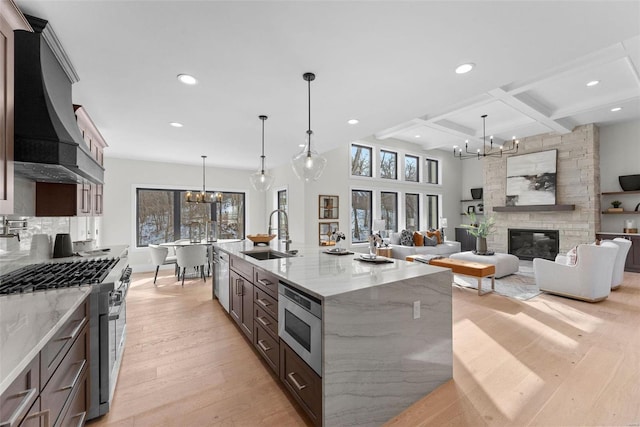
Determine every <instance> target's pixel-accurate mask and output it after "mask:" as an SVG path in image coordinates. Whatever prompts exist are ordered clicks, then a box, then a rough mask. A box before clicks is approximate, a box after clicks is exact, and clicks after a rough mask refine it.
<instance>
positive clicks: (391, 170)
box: [380, 150, 398, 179]
mask: <svg viewBox="0 0 640 427" xmlns="http://www.w3.org/2000/svg"><path fill="white" fill-rule="evenodd" d="M397 159H398V154H396V153H394V152H393V151H386V150H380V178H386V179H398V170H397V169H398V167H397Z"/></svg>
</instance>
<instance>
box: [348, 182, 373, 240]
mask: <svg viewBox="0 0 640 427" xmlns="http://www.w3.org/2000/svg"><path fill="white" fill-rule="evenodd" d="M371 194H372V193H371V191H367V190H352V191H351V242H352V243H361V242H366V241H367V239H368V238H369V234H370V233H371V206H372V197H371Z"/></svg>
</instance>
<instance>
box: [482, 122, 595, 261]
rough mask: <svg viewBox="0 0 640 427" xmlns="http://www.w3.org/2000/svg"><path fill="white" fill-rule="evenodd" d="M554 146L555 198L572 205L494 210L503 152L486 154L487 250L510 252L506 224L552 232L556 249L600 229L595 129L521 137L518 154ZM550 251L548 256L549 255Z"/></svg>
mask: <svg viewBox="0 0 640 427" xmlns="http://www.w3.org/2000/svg"><path fill="white" fill-rule="evenodd" d="M552 149H556V150H558V157H557V164H556V165H557V183H556V184H557V185H556V203H557V204H558V205H574V206H575V208H572V209H571V210H555V211H538V210H534V209H531V210H526V208H525V210H521V211H509V212H494V210H493V208H494V207H501V206H505V205H506V203H505V202H506V178H507V176H506V175H507V156H506V155H505V156H503V157H491V158H489V157H487V158H485V159H484V160H482V161H483V162H484V164H483V175H484V176H483V186H484V208H485V214H491V215H493V216H494V217H495V220H496V232H495V233H494V234H492V235H490V236H489V237H488V238H487V244H488V246H489V249H491V250H495V251H496V252H504V253H506V252H508V251H509V229H528V230H536V232H545V233H546V232H547V231H551V230H553V231H556V232H557V234H558V235H557V238H556V239H555V240H556V242H558V248H557V250H558V251H560V252H561V253H563V252H567V251H568V250H569V249H571V248H572V247H573V246H575V245H577V244H579V243H590V242H593V240H594V239H595V233H596V232H597V231H599V230H600V146H599V134H598V128H597V127H596V126H595V125H593V124H590V125H583V126H578V127H576V128H575V129H574V130H573V131H572V132H571V133H568V134H564V135H558V134H552V133H550V134H542V135H536V136H532V137H528V138H524V139H522V140H521V142H520V149H519V151H518V154H516V155H520V154H527V153H534V152H538V151H544V150H552ZM549 256H550V255H549Z"/></svg>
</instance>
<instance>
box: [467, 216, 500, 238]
mask: <svg viewBox="0 0 640 427" xmlns="http://www.w3.org/2000/svg"><path fill="white" fill-rule="evenodd" d="M466 215H467V216H468V217H469V221H471V224H462V225H460V227H462V228H466V229H467V232H468V233H469V234H471V235H472V236H473V237H485V238H486V237H487V236H488V235H490V234H491V233H493V232H495V231H496V229H495V226H496V219H495V218H494V217H493V215H491V216H485V217H484V220H483V221H481V222H480V221H478V218H477V217H476V214H475V213H473V212H472V213H467V214H466Z"/></svg>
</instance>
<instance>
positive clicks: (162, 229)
mask: <svg viewBox="0 0 640 427" xmlns="http://www.w3.org/2000/svg"><path fill="white" fill-rule="evenodd" d="M137 193H138V197H137V199H138V215H137V234H138V236H137V245H138V246H147V245H148V244H150V243H152V244H155V243H162V242H168V241H170V240H174V239H173V235H174V230H173V225H174V208H173V197H174V192H173V191H166V190H142V189H138V191H137Z"/></svg>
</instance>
